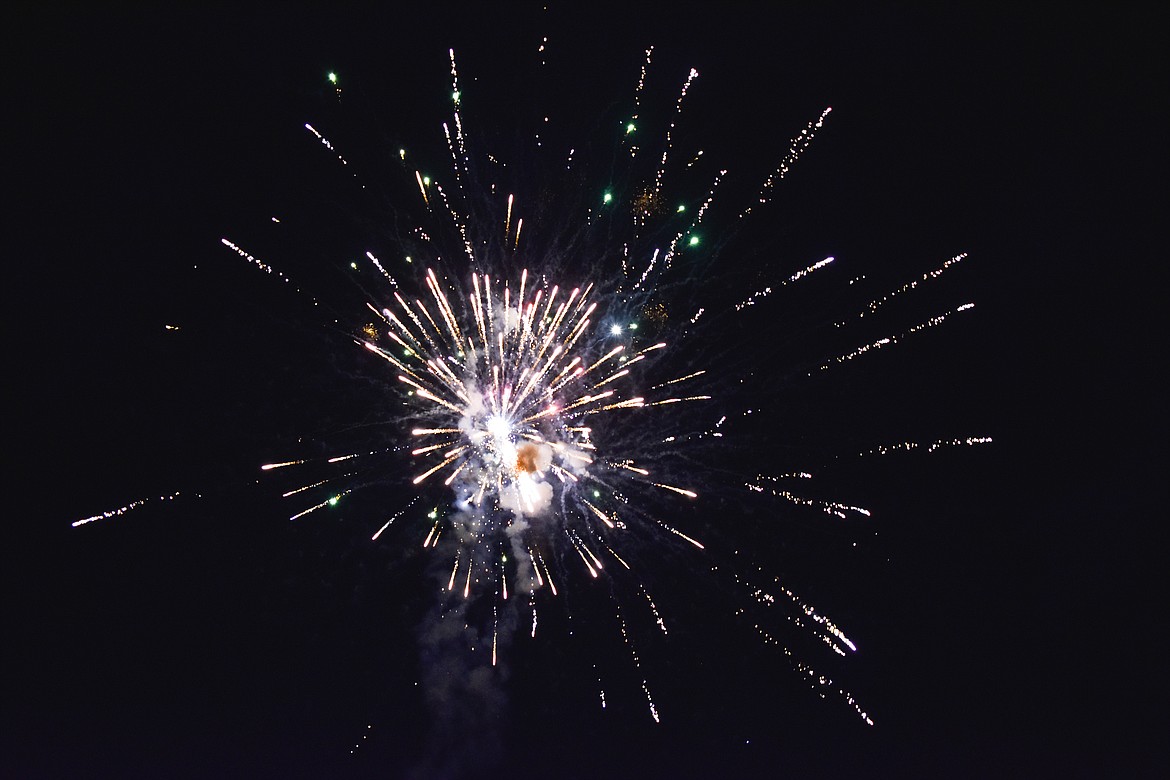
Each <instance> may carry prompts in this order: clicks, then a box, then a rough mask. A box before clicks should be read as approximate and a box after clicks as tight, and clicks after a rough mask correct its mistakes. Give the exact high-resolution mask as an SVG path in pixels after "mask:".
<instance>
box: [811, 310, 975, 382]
mask: <svg viewBox="0 0 1170 780" xmlns="http://www.w3.org/2000/svg"><path fill="white" fill-rule="evenodd" d="M973 308H975V304H973V303H964V304H963V305H962V306H959V307H958V308H956V309H955V310H954V311H950V312H944V313H942V314H937V315H935V316H933V317H931V318H930V319H929V320H926V321H925V322H920V323H918V324H917V325H915V326H914V327H912V328H909V329H908V330H904V331H902V332H901V333H899V334H897V335H894V336H886V337H884V338H880V339H878V340H877V341H873V342H871V343H869V344H863V345H862V346H860V347H857V348H856V349H854V350H852V351H851V352H846V353H845V354H843V355H838V356H837V357H836V358H834V359H833V360H832V361H829V362H827V363H824V364H823V365H822V366H821V367H820V369H819V370H821V371H827V370H828V369H830V368H832V367H833V365H835V364H838V365H839V364H841V363H845V362H848V361H850V360H855V359H857V358H859V357H861V356H862V355H864V354H866V353H867V352H871V351H876V350H879V349H881V348H883V347H889V346H893V345H895V344H898V343H899V342H901V341H902V340H904V339H906V338H907V337H909V336H912V335H914V334H915V333H921V332H922V331H924V330H927V329H928V328H934V327H937V326H939V325H941V324H943V323H944V322H946V320H947V318H948V317H949V316H951V315H952V314H959V313H960V312H964V311H969V310H970V309H973ZM809 376H812V372H811V371H810V372H809Z"/></svg>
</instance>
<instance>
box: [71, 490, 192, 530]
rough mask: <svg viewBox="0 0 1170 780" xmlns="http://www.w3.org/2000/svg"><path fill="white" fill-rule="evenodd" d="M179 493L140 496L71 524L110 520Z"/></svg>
mask: <svg viewBox="0 0 1170 780" xmlns="http://www.w3.org/2000/svg"><path fill="white" fill-rule="evenodd" d="M179 495H180V493H179V491H176V492H174V493H171V494H170V495H162V496H154V497H152V496H147V497H146V498H140V499H138V500H137V501H131V502H130V503H129V504H126V506H121V507H118V508H117V509H110V510H107V511H105V512H102V513H101V514H98V515H91V516H90V517H84V518H82V519H81V520H77V521H75V522H73V523H71V525H72V526H73V527H74V528H77V527H78V526H82V525H86V524H87V523H92V522H94V521H96V520H108V519H110V518H111V517H118V516H120V515H124V514H126V513H127V512H132V511H134V510H135V509H138V508H139V507H141V506H143V505H145V504H147V503H148V502H150V501H173V500H174V499H176V498H178V497H179Z"/></svg>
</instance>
